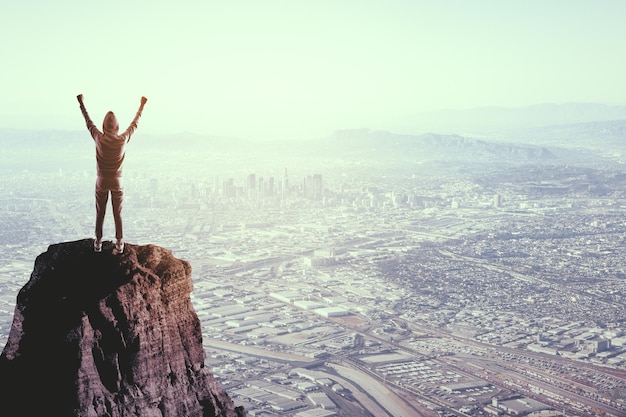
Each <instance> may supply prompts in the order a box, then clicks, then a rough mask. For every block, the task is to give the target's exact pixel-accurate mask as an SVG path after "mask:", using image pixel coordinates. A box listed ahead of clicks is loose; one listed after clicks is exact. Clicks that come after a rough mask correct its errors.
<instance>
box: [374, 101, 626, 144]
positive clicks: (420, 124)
mask: <svg viewBox="0 0 626 417" xmlns="http://www.w3.org/2000/svg"><path fill="white" fill-rule="evenodd" d="M625 119H626V106H616V105H606V104H597V103H565V104H554V103H546V104H537V105H533V106H527V107H515V108H507V107H480V108H475V109H469V110H441V111H432V112H422V113H417V114H413V115H410V116H403V117H398V118H396V119H395V120H391V121H389V122H388V123H387V124H386V125H388V126H392V127H393V128H392V130H394V131H396V132H402V133H404V132H408V133H413V132H438V133H445V134H450V133H455V134H460V135H464V136H473V137H497V136H501V135H507V134H508V133H510V132H514V131H518V130H520V129H532V128H543V127H548V126H560V125H577V124H581V123H590V122H607V121H612V120H625Z"/></svg>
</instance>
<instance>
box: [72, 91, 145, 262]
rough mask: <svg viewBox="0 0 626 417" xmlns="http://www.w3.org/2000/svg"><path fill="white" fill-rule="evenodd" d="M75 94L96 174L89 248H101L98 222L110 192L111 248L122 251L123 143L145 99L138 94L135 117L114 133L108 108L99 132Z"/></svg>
mask: <svg viewBox="0 0 626 417" xmlns="http://www.w3.org/2000/svg"><path fill="white" fill-rule="evenodd" d="M76 98H77V99H78V103H79V104H80V110H81V112H82V113H83V117H84V118H85V122H86V123H87V130H89V133H90V134H91V136H92V137H93V140H94V142H95V144H96V164H97V167H98V177H97V179H96V238H95V240H94V243H93V249H94V251H96V252H101V251H102V225H103V223H104V215H105V213H106V206H107V201H108V199H109V193H110V194H111V206H112V208H113V220H114V221H115V249H116V250H117V252H118V253H122V252H124V240H123V239H124V234H123V230H122V205H123V201H124V186H123V184H122V168H123V166H124V157H125V155H126V144H127V143H128V142H129V141H130V137H131V135H132V134H133V133H134V132H135V129H137V122H138V121H139V118H140V117H141V112H142V111H143V106H144V105H145V104H146V102H147V101H148V99H147V98H145V97H141V104H140V105H139V110H137V114H136V115H135V118H134V119H133V121H132V122H130V125H129V126H128V128H127V129H126V130H125V131H124V133H122V134H118V131H119V124H118V122H117V118H116V117H115V114H114V113H113V112H112V111H109V112H108V113H107V114H106V115H105V116H104V121H103V122H102V132H101V131H100V130H99V129H98V128H97V127H96V125H95V124H94V123H93V122H92V121H91V118H90V117H89V114H88V113H87V109H86V108H85V104H84V102H83V95H82V94H79V95H78V96H76Z"/></svg>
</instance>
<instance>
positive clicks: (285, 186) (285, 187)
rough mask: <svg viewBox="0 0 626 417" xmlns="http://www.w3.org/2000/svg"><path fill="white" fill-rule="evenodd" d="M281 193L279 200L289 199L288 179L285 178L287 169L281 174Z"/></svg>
mask: <svg viewBox="0 0 626 417" xmlns="http://www.w3.org/2000/svg"><path fill="white" fill-rule="evenodd" d="M281 192H282V195H281V198H283V199H284V198H287V197H289V177H288V176H287V168H285V171H284V172H283V188H282V190H281Z"/></svg>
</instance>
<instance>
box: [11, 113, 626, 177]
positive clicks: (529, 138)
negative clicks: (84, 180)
mask: <svg viewBox="0 0 626 417" xmlns="http://www.w3.org/2000/svg"><path fill="white" fill-rule="evenodd" d="M624 115H626V106H604V105H589V104H584V105H583V104H571V105H558V106H557V105H540V106H532V107H528V108H524V109H503V108H483V109H476V110H470V111H464V112H440V113H430V116H431V117H432V118H431V120H430V122H431V124H433V125H434V124H437V123H441V126H442V127H441V131H437V130H432V131H433V132H438V133H424V134H418V135H416V134H400V133H397V132H389V131H381V130H370V129H350V130H338V131H336V132H334V133H332V134H331V135H329V136H328V137H326V138H319V139H312V140H295V141H286V140H283V141H262V142H261V141H256V142H255V141H248V140H244V139H239V138H227V137H218V136H209V135H197V134H193V133H181V134H178V135H168V136H166V135H162V136H160V135H149V134H144V133H142V132H138V133H137V134H136V135H135V137H133V139H132V141H131V143H132V152H133V153H134V154H135V156H134V157H133V158H145V160H146V161H153V160H155V156H154V154H155V153H156V154H157V155H156V157H157V159H158V158H160V157H159V155H166V154H167V155H171V156H172V158H168V159H171V160H173V159H175V158H174V156H176V157H177V158H176V160H177V161H178V160H185V159H188V160H196V161H198V160H202V158H207V157H208V156H210V157H211V158H213V160H215V158H219V157H220V156H219V155H229V157H231V158H232V157H234V158H239V157H242V156H244V155H245V156H246V157H249V158H256V157H259V158H260V157H263V156H264V155H272V157H285V158H297V157H314V158H323V159H325V160H326V161H328V162H330V161H332V160H334V159H337V158H344V159H345V158H348V159H358V160H372V161H382V160H385V161H387V160H388V161H390V162H394V161H396V162H398V163H400V162H401V161H413V162H416V161H442V162H447V161H450V162H459V161H464V162H474V163H487V162H489V163H532V162H536V163H543V162H549V163H556V162H557V161H561V162H563V163H565V162H567V161H582V160H584V159H585V158H589V156H590V155H593V156H594V157H601V158H610V159H611V160H613V161H619V162H621V161H622V159H623V158H622V155H625V156H626V118H624ZM435 116H437V117H435ZM424 117H425V116H424V115H422V118H424ZM594 117H595V118H596V120H591V121H584V120H586V119H590V118H594ZM620 117H621V118H620ZM571 120H576V121H577V122H576V123H569V122H568V121H571ZM581 120H583V121H581ZM421 121H423V120H421ZM554 121H561V122H564V123H552V124H550V123H551V122H554ZM414 122H415V123H419V122H420V119H419V118H416V119H415V120H414ZM455 125H456V126H457V127H458V128H454V126H455ZM472 126H473V127H472ZM457 129H458V130H457ZM472 129H476V130H475V131H476V132H477V133H476V135H474V136H472V135H471V134H469V133H468V134H460V133H459V132H463V131H470V130H472ZM449 132H454V133H449ZM160 159H163V158H160ZM65 165H67V166H68V167H74V168H76V167H81V169H87V168H88V169H93V166H94V158H93V142H92V140H91V138H90V137H89V134H88V133H87V132H86V131H84V130H76V131H58V130H50V131H36V130H14V129H0V168H2V167H5V168H9V169H13V168H19V167H37V168H43V169H45V168H46V167H47V166H55V167H58V166H65Z"/></svg>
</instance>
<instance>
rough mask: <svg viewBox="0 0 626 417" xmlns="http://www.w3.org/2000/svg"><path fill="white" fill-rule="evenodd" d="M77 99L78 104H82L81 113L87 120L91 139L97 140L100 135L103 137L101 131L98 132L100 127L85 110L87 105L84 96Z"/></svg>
mask: <svg viewBox="0 0 626 417" xmlns="http://www.w3.org/2000/svg"><path fill="white" fill-rule="evenodd" d="M76 99H77V100H78V103H79V104H80V111H81V112H82V113H83V117H84V118H85V123H87V130H89V133H90V134H91V137H92V138H94V140H95V139H96V136H97V135H98V134H100V135H102V133H100V131H99V130H98V127H97V126H96V125H95V124H94V122H93V121H92V120H91V118H90V117H89V113H87V109H86V108H85V103H84V101H83V95H82V94H79V95H77V96H76Z"/></svg>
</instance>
